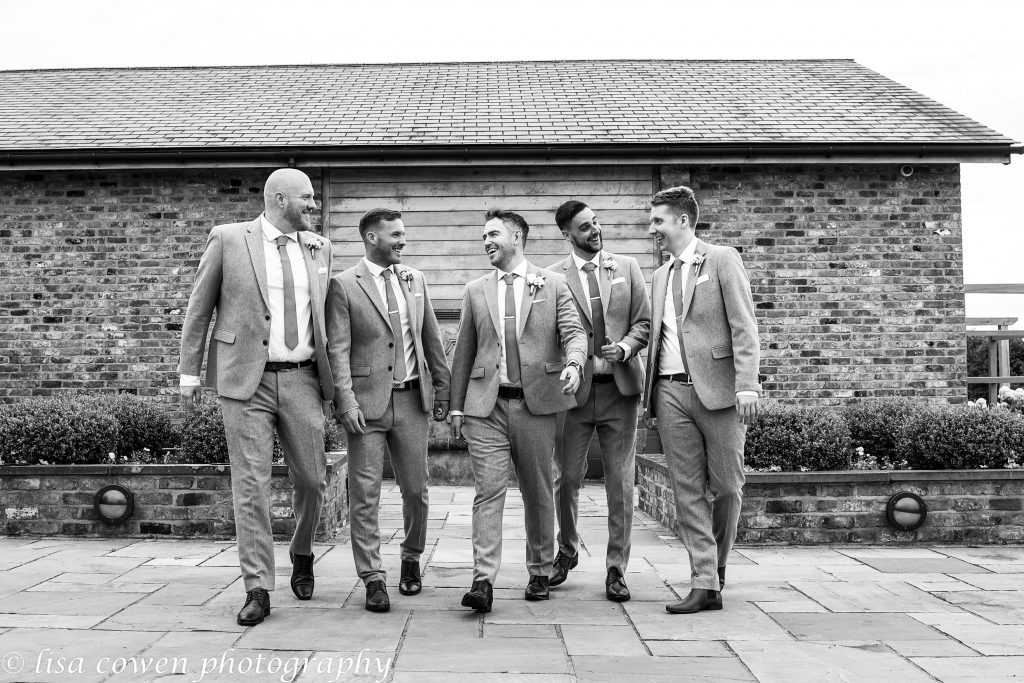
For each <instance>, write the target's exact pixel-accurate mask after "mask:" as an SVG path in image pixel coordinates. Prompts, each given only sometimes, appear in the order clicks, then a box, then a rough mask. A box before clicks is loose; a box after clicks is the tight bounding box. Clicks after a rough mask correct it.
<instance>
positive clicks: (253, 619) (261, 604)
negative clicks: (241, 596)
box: [238, 588, 270, 626]
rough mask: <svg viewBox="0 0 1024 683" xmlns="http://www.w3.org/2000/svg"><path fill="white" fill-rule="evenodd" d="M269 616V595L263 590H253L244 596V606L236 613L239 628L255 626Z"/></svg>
mask: <svg viewBox="0 0 1024 683" xmlns="http://www.w3.org/2000/svg"><path fill="white" fill-rule="evenodd" d="M269 616H270V593H268V592H267V591H266V590H264V589H263V588H253V589H252V590H251V591H248V592H247V593H246V594H245V604H244V605H242V610H241V611H240V612H239V613H238V625H239V626H255V625H256V624H259V623H260V622H262V621H263V617H269Z"/></svg>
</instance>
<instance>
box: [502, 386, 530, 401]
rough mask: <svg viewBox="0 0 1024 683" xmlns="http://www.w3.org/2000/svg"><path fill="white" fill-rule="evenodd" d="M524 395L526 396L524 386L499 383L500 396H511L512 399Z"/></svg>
mask: <svg viewBox="0 0 1024 683" xmlns="http://www.w3.org/2000/svg"><path fill="white" fill-rule="evenodd" d="M523 396H524V394H523V388H522V387H513V386H509V385H507V384H499V385H498V398H509V399H511V398H522V397H523Z"/></svg>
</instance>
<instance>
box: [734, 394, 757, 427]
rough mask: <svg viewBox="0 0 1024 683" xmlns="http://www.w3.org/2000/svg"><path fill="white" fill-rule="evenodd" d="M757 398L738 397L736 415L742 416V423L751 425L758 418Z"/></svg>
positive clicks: (741, 395)
mask: <svg viewBox="0 0 1024 683" xmlns="http://www.w3.org/2000/svg"><path fill="white" fill-rule="evenodd" d="M757 401H758V398H757V396H746V395H743V394H740V395H738V396H736V414H737V415H739V416H740V422H742V423H743V424H745V425H749V424H751V423H752V422H753V421H754V418H755V417H757V410H758V403H757Z"/></svg>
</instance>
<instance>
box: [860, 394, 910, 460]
mask: <svg viewBox="0 0 1024 683" xmlns="http://www.w3.org/2000/svg"><path fill="white" fill-rule="evenodd" d="M920 409H921V404H920V403H919V402H916V401H914V400H913V399H907V398H890V399H882V400H878V401H861V402H859V403H854V404H852V405H849V406H846V407H844V408H843V409H842V413H843V417H844V418H845V419H846V424H847V425H848V426H849V427H850V441H851V443H852V444H853V447H854V449H855V450H857V449H863V450H860V451H858V457H857V460H859V461H862V462H871V463H872V464H873V465H874V466H873V467H871V468H870V469H893V468H894V467H896V466H898V465H899V464H900V463H902V462H903V460H904V459H905V457H906V456H905V454H904V453H903V452H902V450H901V447H900V438H901V435H902V433H903V428H904V426H905V425H906V423H907V420H908V419H909V418H910V417H911V416H912V415H914V414H915V413H916V412H917V411H919V410H920ZM864 469H868V467H865V468H864Z"/></svg>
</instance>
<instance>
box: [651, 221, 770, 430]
mask: <svg viewBox="0 0 1024 683" xmlns="http://www.w3.org/2000/svg"><path fill="white" fill-rule="evenodd" d="M694 253H695V254H703V255H704V259H705V260H704V263H703V264H701V266H700V271H699V274H697V275H696V276H695V275H694V270H693V268H694V267H693V266H687V267H688V268H690V269H691V270H690V273H689V276H688V277H687V279H686V290H685V291H684V292H683V315H682V321H683V322H682V325H683V328H682V329H683V340H684V344H685V346H686V349H685V352H686V358H685V359H684V362H685V363H686V369H687V372H688V373H689V375H690V377H691V378H692V379H693V387H694V389H695V390H696V392H697V397H698V398H699V399H700V401H701V403H703V404H704V407H706V408H707V409H708V410H720V409H722V408H728V407H729V406H733V405H735V404H736V392H737V391H758V392H759V391H761V385H760V384H759V383H758V381H757V376H758V365H759V363H760V354H761V347H760V342H759V341H758V336H757V320H756V319H755V318H754V302H753V299H752V298H751V295H750V282H749V281H748V280H747V273H746V271H745V270H744V268H743V261H742V260H741V259H740V255H739V252H737V251H736V250H735V249H733V248H731V247H719V246H715V245H712V244H707V243H706V242H704V241H702V240H697V246H696V249H695V250H694ZM671 263H672V262H671V261H669V262H668V263H665V264H663V265H662V266H661V267H660V268H658V269H657V270H656V271H654V280H653V282H652V286H651V289H652V294H651V301H652V304H653V309H654V317H653V319H652V321H651V323H652V327H651V345H650V352H649V353H648V355H647V383H646V385H645V387H644V407H645V408H646V410H647V415H648V416H649V417H656V416H655V415H654V405H653V403H652V402H651V392H652V390H653V387H654V382H655V381H657V378H658V354H659V353H660V351H661V323H662V319H663V318H664V315H665V293H666V291H667V289H668V276H669V268H670V266H671ZM704 276H707V278H708V279H707V280H705V281H703V282H701V283H700V284H697V281H698V280H700V279H701V278H703V277H704Z"/></svg>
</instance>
